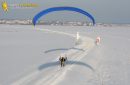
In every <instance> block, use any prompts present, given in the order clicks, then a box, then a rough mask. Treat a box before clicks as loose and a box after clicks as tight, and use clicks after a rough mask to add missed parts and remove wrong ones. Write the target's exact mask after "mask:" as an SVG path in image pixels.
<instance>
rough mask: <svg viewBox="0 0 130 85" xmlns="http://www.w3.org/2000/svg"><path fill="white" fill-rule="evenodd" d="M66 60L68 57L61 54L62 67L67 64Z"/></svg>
mask: <svg viewBox="0 0 130 85" xmlns="http://www.w3.org/2000/svg"><path fill="white" fill-rule="evenodd" d="M66 60H67V57H61V56H60V58H59V61H60V65H61V67H64V66H65V62H66Z"/></svg>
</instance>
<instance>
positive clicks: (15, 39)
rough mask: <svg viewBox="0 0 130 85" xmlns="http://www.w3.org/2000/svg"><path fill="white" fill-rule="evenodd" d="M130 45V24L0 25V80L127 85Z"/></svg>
mask: <svg viewBox="0 0 130 85" xmlns="http://www.w3.org/2000/svg"><path fill="white" fill-rule="evenodd" d="M77 32H79V33H80V38H81V43H80V44H78V45H76V44H75V41H76V34H77ZM97 36H100V37H101V43H100V45H99V46H97V45H95V40H96V37H97ZM129 43H130V27H129V26H121V27H120V26H114V27H111V26H110V27H109V26H107V27H103V26H95V27H86V26H40V25H39V26H36V27H33V26H29V25H0V84H1V85H129V84H130V81H129V79H130V52H129V50H130V45H129ZM64 54H66V55H67V57H68V61H67V62H66V66H65V67H64V68H60V65H59V62H58V58H59V56H60V55H64Z"/></svg>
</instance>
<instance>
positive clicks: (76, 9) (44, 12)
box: [32, 7, 95, 25]
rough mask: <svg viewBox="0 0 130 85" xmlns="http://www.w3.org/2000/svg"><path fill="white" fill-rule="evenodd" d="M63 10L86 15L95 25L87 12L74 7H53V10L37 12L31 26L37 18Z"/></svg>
mask: <svg viewBox="0 0 130 85" xmlns="http://www.w3.org/2000/svg"><path fill="white" fill-rule="evenodd" d="M64 10H67V11H75V12H78V13H81V14H83V15H86V16H87V17H89V18H90V19H91V20H92V22H93V25H94V24H95V19H94V17H93V16H92V15H91V14H89V13H88V12H86V11H84V10H82V9H79V8H76V7H53V8H49V9H46V10H43V11H41V12H39V13H38V14H36V15H35V16H34V18H33V21H32V22H33V25H36V23H37V21H38V19H39V18H41V17H42V16H44V15H46V14H48V13H50V12H54V11H64Z"/></svg>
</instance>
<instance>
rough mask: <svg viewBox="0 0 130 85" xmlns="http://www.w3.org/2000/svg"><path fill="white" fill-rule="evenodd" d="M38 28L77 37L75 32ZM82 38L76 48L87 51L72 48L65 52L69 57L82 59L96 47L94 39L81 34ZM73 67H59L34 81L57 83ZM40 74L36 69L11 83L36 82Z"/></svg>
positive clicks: (22, 84)
mask: <svg viewBox="0 0 130 85" xmlns="http://www.w3.org/2000/svg"><path fill="white" fill-rule="evenodd" d="M37 30H39V31H46V32H51V33H57V34H62V35H67V36H71V37H73V38H75V37H76V35H74V34H69V33H65V32H60V31H52V30H48V29H40V28H37V29H36V31H37ZM81 40H82V44H80V45H78V46H76V48H80V49H83V50H85V51H84V52H82V51H75V50H73V49H71V50H68V51H67V52H66V53H65V54H67V57H70V59H73V60H80V59H81V58H83V57H84V56H85V55H87V54H88V52H89V51H90V50H91V49H92V48H93V47H94V40H93V39H91V38H88V37H83V36H81ZM72 67H73V64H72V65H70V66H66V67H65V68H63V69H58V70H56V71H55V72H54V73H52V74H50V75H49V76H47V77H43V78H42V79H40V80H37V81H35V82H36V83H33V84H34V85H43V84H44V85H56V84H57V83H58V82H59V81H61V80H62V79H63V78H64V76H65V74H66V73H67V71H68V70H70V69H71V68H72ZM39 74H40V71H38V70H36V71H34V72H32V73H31V74H29V75H27V76H25V77H23V78H22V79H20V80H18V81H16V82H14V83H13V84H11V85H29V82H34V81H33V79H35V78H37V77H38V75H39ZM52 76H53V77H52ZM50 82H51V83H50Z"/></svg>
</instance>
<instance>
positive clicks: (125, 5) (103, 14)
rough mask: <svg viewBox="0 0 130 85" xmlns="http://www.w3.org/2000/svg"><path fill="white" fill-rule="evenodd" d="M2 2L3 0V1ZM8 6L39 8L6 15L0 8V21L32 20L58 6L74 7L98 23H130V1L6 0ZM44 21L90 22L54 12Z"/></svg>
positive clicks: (73, 15)
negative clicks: (29, 4)
mask: <svg viewBox="0 0 130 85" xmlns="http://www.w3.org/2000/svg"><path fill="white" fill-rule="evenodd" d="M1 1H2V0H1ZM6 1H7V2H8V4H19V3H36V4H38V5H39V7H37V8H20V9H18V8H14V7H11V8H9V11H8V12H7V13H5V12H4V11H3V10H2V8H1V7H0V19H32V18H33V17H34V16H35V15H36V14H37V13H38V12H40V11H42V10H44V9H47V8H51V7H57V6H72V7H77V8H80V9H83V10H85V11H87V12H89V13H90V14H91V15H93V16H94V18H95V21H96V22H103V23H130V0H6ZM41 19H42V20H60V21H89V20H88V19H86V17H85V16H84V15H81V14H79V13H77V12H70V11H61V12H52V13H50V14H48V15H46V16H44V17H42V18H41Z"/></svg>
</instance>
